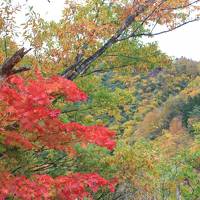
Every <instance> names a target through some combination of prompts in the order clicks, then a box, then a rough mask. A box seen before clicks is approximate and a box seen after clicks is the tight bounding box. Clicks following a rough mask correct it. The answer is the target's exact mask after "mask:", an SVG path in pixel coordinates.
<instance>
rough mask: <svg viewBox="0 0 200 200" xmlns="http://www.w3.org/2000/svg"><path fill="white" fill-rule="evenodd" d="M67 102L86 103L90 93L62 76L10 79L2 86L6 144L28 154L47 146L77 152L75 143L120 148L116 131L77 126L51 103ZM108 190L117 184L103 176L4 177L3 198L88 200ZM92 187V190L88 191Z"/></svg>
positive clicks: (0, 187)
mask: <svg viewBox="0 0 200 200" xmlns="http://www.w3.org/2000/svg"><path fill="white" fill-rule="evenodd" d="M60 95H62V96H64V97H65V99H66V101H69V102H76V101H85V100H87V95H86V94H85V93H84V92H82V91H81V90H79V89H78V87H77V86H76V85H75V83H73V82H72V81H70V80H66V79H64V78H61V77H52V78H43V77H42V76H41V75H40V74H39V73H38V74H37V78H36V79H33V80H29V81H28V82H26V81H25V80H24V79H23V78H21V77H19V76H11V77H9V78H8V79H7V80H5V81H4V82H3V83H2V84H1V85H0V110H1V112H0V118H1V121H0V131H1V138H3V139H2V140H1V142H2V143H3V144H4V145H5V146H10V145H11V146H16V147H18V148H23V149H27V150H33V149H40V148H41V147H44V146H45V147H46V148H50V149H56V150H61V151H66V152H68V153H70V152H72V151H73V146H74V145H75V144H76V143H82V144H83V145H85V144H87V143H94V144H96V145H99V146H102V147H106V148H107V149H109V150H112V149H113V148H114V146H115V141H114V136H115V133H114V132H113V131H110V130H108V129H107V128H105V127H102V126H90V127H87V126H84V125H81V124H78V123H75V122H72V123H67V124H65V123H62V122H61V121H60V120H59V118H58V117H59V115H60V113H61V111H60V110H58V109H54V108H53V105H52V102H53V100H54V99H55V98H56V97H57V96H60ZM103 186H108V187H109V188H110V190H111V191H113V190H114V183H112V181H111V182H109V181H107V180H105V179H103V178H102V177H100V176H99V175H98V174H72V175H69V176H60V177H57V178H55V179H53V178H52V177H50V176H49V175H34V176H32V177H31V178H30V179H28V178H26V177H25V176H17V177H16V176H13V175H12V174H10V173H6V172H5V173H4V172H3V173H1V174H0V200H1V199H2V200H3V199H5V198H6V197H8V196H14V197H16V198H19V199H22V200H23V199H24V200H29V199H30V200H31V199H35V200H42V199H54V198H55V197H56V198H57V199H61V200H62V199H68V200H74V199H84V197H89V198H91V196H90V193H89V191H92V192H96V191H97V190H98V189H99V187H103ZM88 189H89V190H88Z"/></svg>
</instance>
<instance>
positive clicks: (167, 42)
mask: <svg viewBox="0 0 200 200" xmlns="http://www.w3.org/2000/svg"><path fill="white" fill-rule="evenodd" d="M15 1H16V2H17V1H18V2H20V3H22V2H26V1H25V0H15ZM26 3H27V2H26ZM28 3H29V5H32V6H33V7H34V10H36V11H37V12H39V13H40V15H41V17H43V18H45V19H46V20H55V21H58V20H59V19H60V18H61V16H62V9H63V7H64V3H65V0H50V3H48V1H47V0H29V1H28ZM152 41H158V45H159V47H160V49H161V50H162V51H163V52H165V53H167V54H168V55H170V56H173V57H181V56H184V57H187V58H191V59H194V60H198V61H200V21H199V22H193V23H191V24H187V25H185V26H183V27H181V28H179V29H177V30H174V31H172V32H170V33H165V34H162V35H159V36H156V37H154V38H151V39H148V38H145V42H152Z"/></svg>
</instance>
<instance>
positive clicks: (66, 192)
mask: <svg viewBox="0 0 200 200" xmlns="http://www.w3.org/2000/svg"><path fill="white" fill-rule="evenodd" d="M115 183H116V182H115V181H111V182H109V181H107V180H105V179H104V178H102V177H100V176H99V175H98V174H79V173H77V174H72V175H69V176H59V177H57V178H55V179H53V178H52V177H50V176H49V175H34V176H33V177H31V179H28V178H26V177H25V176H18V177H14V176H12V175H10V174H9V173H4V174H1V177H0V199H2V200H3V199H5V198H6V197H8V196H15V197H17V198H20V199H22V200H32V199H34V200H50V199H54V198H56V199H60V200H62V199H63V200H64V199H67V200H75V199H80V200H81V199H84V198H85V197H89V198H90V199H92V197H91V195H90V193H89V192H88V191H89V190H88V189H90V190H91V191H92V192H97V191H98V189H99V188H100V187H104V186H108V187H110V190H111V191H114V186H115Z"/></svg>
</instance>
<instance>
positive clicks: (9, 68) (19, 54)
mask: <svg viewBox="0 0 200 200" xmlns="http://www.w3.org/2000/svg"><path fill="white" fill-rule="evenodd" d="M30 50H31V49H28V50H25V49H24V48H21V49H19V50H18V51H16V52H15V53H14V54H13V56H11V57H10V58H8V59H6V61H5V62H4V63H3V64H2V66H1V71H0V76H9V75H11V74H16V73H18V72H22V71H27V70H29V69H28V68H27V67H22V68H19V69H13V68H14V67H15V65H16V64H17V63H19V62H20V61H21V60H22V58H23V57H24V56H25V55H26V54H27V53H28V52H29V51H30Z"/></svg>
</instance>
